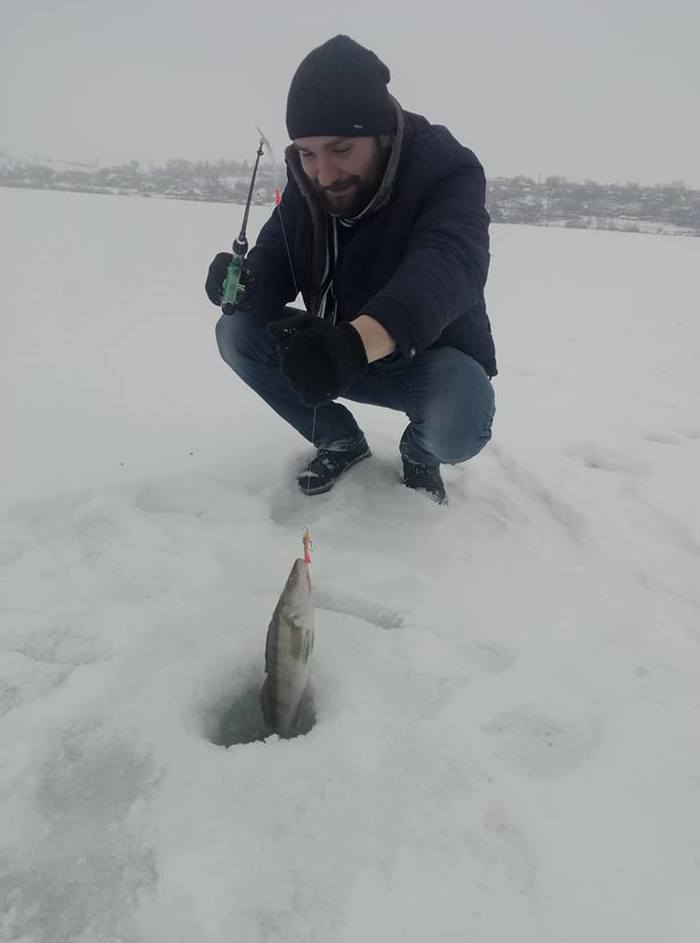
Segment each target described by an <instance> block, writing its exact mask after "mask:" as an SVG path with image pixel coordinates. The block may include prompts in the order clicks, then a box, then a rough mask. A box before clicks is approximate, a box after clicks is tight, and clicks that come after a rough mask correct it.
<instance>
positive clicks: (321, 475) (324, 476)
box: [297, 436, 372, 494]
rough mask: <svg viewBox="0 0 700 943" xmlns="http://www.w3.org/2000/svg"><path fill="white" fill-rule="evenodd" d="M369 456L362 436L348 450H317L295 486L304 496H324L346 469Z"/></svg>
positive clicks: (367, 447)
mask: <svg viewBox="0 0 700 943" xmlns="http://www.w3.org/2000/svg"><path fill="white" fill-rule="evenodd" d="M371 454H372V453H371V452H370V450H369V446H368V445H367V441H366V440H365V437H364V436H362V438H361V439H360V440H359V441H358V442H357V443H356V444H355V445H353V446H352V447H351V448H349V449H343V450H342V451H339V450H337V449H319V450H318V454H317V455H316V458H314V459H313V460H312V461H311V462H310V464H309V465H308V466H307V468H305V469H304V471H303V472H302V473H301V474H300V475H299V476H298V477H297V484H298V485H299V487H300V488H301V490H302V491H303V492H304V494H324V493H325V492H326V491H330V490H331V488H332V487H333V485H334V484H335V483H336V481H337V480H338V479H339V478H340V476H341V475H343V474H344V473H345V472H346V471H347V470H348V468H352V466H353V465H356V464H357V463H358V462H361V461H362V459H363V458H369V456H370V455H371Z"/></svg>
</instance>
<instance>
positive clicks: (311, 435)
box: [216, 308, 495, 465]
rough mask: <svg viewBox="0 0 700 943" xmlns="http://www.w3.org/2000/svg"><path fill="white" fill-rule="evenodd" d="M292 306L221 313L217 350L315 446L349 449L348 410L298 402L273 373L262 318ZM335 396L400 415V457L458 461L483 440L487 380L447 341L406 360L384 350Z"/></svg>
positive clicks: (354, 429) (489, 400) (488, 410)
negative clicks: (405, 423) (403, 420)
mask: <svg viewBox="0 0 700 943" xmlns="http://www.w3.org/2000/svg"><path fill="white" fill-rule="evenodd" d="M298 313H299V312H298V311H295V310H294V309H292V308H285V309H284V310H282V311H277V312H274V314H273V315H271V316H270V317H269V318H262V317H261V316H260V313H259V312H258V313H254V312H252V311H238V312H236V314H233V315H222V316H221V318H220V320H219V322H218V323H217V325H216V340H217V343H218V345H219V350H220V352H221V356H222V357H223V358H224V360H225V361H226V363H227V364H228V365H229V366H230V367H231V369H232V370H233V371H234V372H235V373H237V374H238V376H239V377H240V378H241V379H242V380H243V381H244V382H245V383H247V384H248V386H249V387H250V388H251V389H253V390H255V392H256V393H258V395H259V396H261V397H262V398H263V399H264V400H265V402H266V403H267V404H268V405H269V406H271V407H272V408H273V409H274V410H275V412H276V413H278V414H279V415H280V416H281V417H282V418H283V419H286V420H287V422H288V423H289V424H290V425H292V426H293V427H294V428H295V429H296V430H297V432H299V433H301V435H302V436H304V438H305V439H308V440H309V442H312V443H313V445H315V446H316V448H319V449H331V448H335V449H340V450H342V449H344V448H349V447H351V446H352V445H353V444H354V443H355V441H356V440H357V439H358V438H359V437H360V436H361V435H362V432H361V430H360V428H359V426H358V425H357V423H356V421H355V419H354V417H353V415H352V413H351V412H350V410H349V409H347V408H346V407H345V406H343V405H341V404H340V403H338V402H332V403H327V404H326V405H324V406H318V407H316V410H315V412H316V416H315V418H314V407H313V406H306V405H304V403H302V401H301V399H300V398H299V394H298V393H297V392H296V390H295V389H294V387H293V386H292V385H291V383H290V382H289V380H288V379H287V377H286V376H284V374H282V373H280V368H279V359H278V357H277V349H276V343H275V341H274V339H273V338H272V337H270V335H269V334H268V333H267V331H266V330H265V324H266V321H273V320H278V319H279V318H283V317H291V316H292V315H294V314H298ZM343 399H347V400H354V401H355V402H356V403H369V404H370V405H373V406H385V407H387V408H388V409H396V410H399V411H400V412H403V413H405V414H406V416H407V417H408V419H409V424H408V426H407V428H406V431H405V432H404V434H403V436H402V438H401V443H400V446H399V449H400V452H401V455H402V456H403V457H404V458H406V459H407V460H408V461H410V462H414V463H416V464H422V465H435V464H450V465H455V464H457V463H458V462H466V460H467V459H469V458H472V456H474V455H476V454H477V453H478V452H480V451H481V450H482V449H483V447H484V446H485V445H486V443H487V442H488V441H489V439H490V438H491V423H492V421H493V416H494V412H495V406H494V395H493V387H492V386H491V381H490V380H489V378H488V376H487V374H486V371H485V370H484V369H483V367H482V366H481V364H479V363H477V362H476V360H474V359H473V358H472V357H470V356H469V355H468V354H465V353H462V351H460V350H456V349H455V348H454V347H439V348H436V349H433V350H426V351H424V352H423V353H422V354H418V355H417V356H415V357H414V358H412V359H411V360H404V359H403V358H401V357H400V356H397V355H392V356H390V357H388V358H384V359H383V360H378V361H375V362H374V363H371V364H370V365H369V368H368V370H367V373H365V374H364V375H363V376H360V377H358V379H357V380H355V382H354V383H353V385H352V386H351V387H350V389H349V390H348V391H347V392H346V393H344V394H343Z"/></svg>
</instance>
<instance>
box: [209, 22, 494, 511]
mask: <svg viewBox="0 0 700 943" xmlns="http://www.w3.org/2000/svg"><path fill="white" fill-rule="evenodd" d="M389 80H390V73H389V69H388V68H387V67H386V66H385V65H384V63H383V62H381V60H380V59H379V58H378V57H377V56H376V55H375V53H374V52H372V51H370V50H369V49H366V48H364V47H363V46H361V45H359V44H358V43H357V42H355V41H354V40H352V39H350V38H349V37H348V36H336V37H334V38H333V39H330V40H328V42H326V43H324V44H323V45H322V46H319V47H318V48H317V49H314V50H312V51H311V52H310V53H309V54H308V55H307V56H306V58H305V59H304V60H303V61H302V63H301V65H300V66H299V68H298V69H297V71H296V73H295V75H294V77H293V79H292V83H291V86H290V89H289V95H288V99H287V116H286V117H287V130H288V132H289V136H290V138H291V140H292V144H291V146H290V147H288V148H287V151H286V154H285V157H286V162H287V185H286V187H285V189H284V193H283V195H282V200H281V203H280V204H279V206H278V207H276V208H275V210H274V211H273V213H272V215H271V217H270V219H269V220H268V221H267V223H266V224H265V225H264V226H263V228H262V230H261V231H260V234H259V237H258V239H257V243H256V245H255V247H254V248H253V249H252V250H251V252H250V253H249V255H248V258H247V260H246V270H245V272H244V279H243V280H244V283H245V285H246V290H245V292H244V294H243V296H242V299H241V300H239V301H238V302H237V305H236V308H235V310H234V311H233V313H230V312H229V313H225V314H223V315H222V317H221V318H220V320H219V322H218V324H217V327H216V337H217V342H218V345H219V350H220V352H221V356H222V357H223V359H224V360H225V361H226V363H227V364H228V365H229V366H230V367H231V368H232V369H233V370H234V371H235V372H236V373H237V374H238V376H239V377H241V379H242V380H244V381H245V383H247V384H248V386H250V387H251V388H252V389H253V390H255V392H256V393H258V394H259V395H260V396H261V397H262V398H263V399H264V400H265V402H266V403H268V404H269V405H270V406H271V407H272V408H273V409H274V410H275V411H276V412H277V413H278V414H279V415H280V416H281V417H282V418H283V419H285V420H286V421H287V422H288V423H290V424H291V425H292V426H293V427H294V428H295V429H296V430H297V431H298V432H299V433H301V435H302V436H304V437H305V438H306V439H308V440H309V441H310V442H312V444H313V445H314V446H315V447H316V448H317V450H318V451H317V454H316V457H315V458H314V459H313V460H312V461H311V462H310V464H309V465H308V466H307V467H306V468H305V469H304V470H303V471H302V472H301V473H300V474H299V476H298V478H297V481H298V484H299V487H300V488H301V490H302V491H303V492H304V493H305V494H308V495H316V494H322V493H324V492H327V491H329V490H330V489H331V488H332V487H333V485H334V484H335V483H336V481H337V480H338V478H339V477H340V476H341V475H342V474H344V473H345V472H346V471H347V470H348V469H349V468H351V467H352V466H353V465H355V464H356V463H357V462H359V461H361V460H362V459H365V458H368V457H369V456H370V454H371V453H370V449H369V447H368V445H367V441H366V439H365V436H364V434H363V432H362V430H361V429H360V428H359V426H358V424H357V422H356V420H355V418H354V417H353V415H352V413H351V412H350V410H349V409H348V408H347V407H346V406H345V405H343V404H341V403H339V402H337V399H338V398H339V397H342V398H343V399H345V400H351V401H355V402H359V403H368V404H372V405H376V406H383V407H386V408H389V409H394V410H399V411H401V412H403V413H405V414H406V416H407V418H408V420H409V422H408V426H407V427H406V430H405V432H404V433H403V436H402V437H401V441H400V443H399V451H400V455H401V458H402V462H403V482H404V484H405V485H407V486H408V487H409V488H414V489H417V490H420V491H425V492H427V493H428V494H429V495H430V497H431V498H432V499H433V500H434V501H436V502H437V503H441V504H442V503H445V502H446V493H445V486H444V483H443V480H442V476H441V473H440V466H441V465H442V464H457V463H460V462H465V461H467V459H470V458H472V457H473V456H474V455H476V454H477V453H478V452H480V451H481V449H482V448H483V447H484V446H485V445H486V443H487V442H488V441H489V439H490V437H491V425H492V421H493V416H494V409H495V407H494V394H493V388H492V384H491V378H492V377H493V376H495V374H496V372H497V370H496V359H495V352H494V345H493V339H492V335H491V327H490V324H489V319H488V316H487V314H486V306H485V302H484V285H485V283H486V276H487V272H488V266H489V235H488V227H489V216H488V213H487V212H486V208H485V190H486V184H485V177H484V171H483V168H482V166H481V164H480V163H479V161H478V160H477V158H476V156H475V155H474V154H473V153H472V151H470V150H468V149H467V148H466V147H463V146H462V145H461V144H460V143H459V142H458V141H457V140H456V139H455V138H454V137H453V136H452V134H450V132H449V131H448V130H447V129H446V128H444V127H442V126H440V125H432V124H430V123H429V122H428V121H427V120H426V119H425V118H423V117H422V116H420V115H416V114H412V113H410V112H407V111H405V110H404V109H403V108H402V107H401V106H400V105H399V103H398V102H397V101H396V99H395V98H393V97H392V96H391V95H390V94H389V91H388V89H387V85H388V83H389ZM230 261H231V255H230V254H229V253H219V255H217V256H216V258H215V259H214V261H213V262H212V264H211V266H210V268H209V274H208V277H207V282H206V292H207V295H208V297H209V298H210V300H211V301H212V302H213V303H214V304H216V305H220V304H221V295H222V288H223V284H224V280H225V278H226V273H227V269H228V265H229V262H230ZM299 294H301V296H302V298H303V302H304V307H305V311H302V310H300V309H299V310H297V309H294V308H290V307H287V306H288V305H289V304H290V303H291V302H293V301H294V300H295V299H296V298H297V297H298V295H299Z"/></svg>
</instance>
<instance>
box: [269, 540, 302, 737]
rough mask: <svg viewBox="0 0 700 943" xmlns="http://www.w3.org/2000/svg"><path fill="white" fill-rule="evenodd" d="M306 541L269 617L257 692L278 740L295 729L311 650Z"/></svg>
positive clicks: (292, 732) (290, 734)
mask: <svg viewBox="0 0 700 943" xmlns="http://www.w3.org/2000/svg"><path fill="white" fill-rule="evenodd" d="M307 541H308V536H307V537H306V538H305V549H306V553H305V557H306V559H304V560H302V559H298V560H295V561H294V566H293V567H292V572H291V573H290V574H289V578H288V579H287V583H286V585H285V587H284V589H283V591H282V595H281V596H280V598H279V601H278V603H277V606H276V607H275V611H274V612H273V614H272V619H271V620H270V626H269V628H268V630H267V640H266V642H265V673H266V675H267V677H266V679H265V683H264V684H263V687H262V691H261V692H260V706H261V707H262V711H263V716H264V717H265V722H266V723H267V725H268V727H270V728H271V729H272V730H273V731H274V732H275V733H277V734H279V735H280V737H291V736H293V735H294V733H295V731H296V729H297V725H298V722H299V708H300V705H301V700H302V696H303V694H304V691H305V690H306V686H307V684H308V683H309V660H310V658H311V652H312V651H313V647H314V606H313V599H312V596H311V578H310V576H309V564H308V562H307V560H308V547H307Z"/></svg>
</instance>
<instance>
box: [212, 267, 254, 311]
mask: <svg viewBox="0 0 700 943" xmlns="http://www.w3.org/2000/svg"><path fill="white" fill-rule="evenodd" d="M232 258H233V256H232V255H231V253H230V252H219V254H218V255H216V256H214V259H213V261H212V263H211V265H210V266H209V272H208V273H207V280H206V282H205V283H204V290H205V292H206V293H207V298H208V299H209V301H211V303H212V304H214V305H216V306H217V308H220V307H221V293H222V292H223V290H224V282H225V281H226V275H227V274H228V267H229V265H230V264H231V259H232ZM252 285H253V274H252V272H251V271H250V268H249V267H248V262H247V260H246V259H243V265H242V267H241V279H240V282H239V286H240V287H239V289H238V301H237V302H236V308H242V307H243V306H244V304H245V302H246V301H247V300H248V298H249V295H250V289H251V288H252ZM226 307H227V308H228V307H229V306H228V305H227V306H226ZM233 310H235V308H234V309H233ZM232 313H233V311H230V312H229V311H226V314H232Z"/></svg>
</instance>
